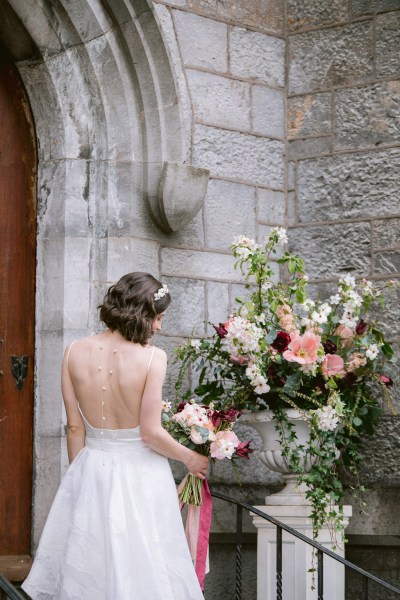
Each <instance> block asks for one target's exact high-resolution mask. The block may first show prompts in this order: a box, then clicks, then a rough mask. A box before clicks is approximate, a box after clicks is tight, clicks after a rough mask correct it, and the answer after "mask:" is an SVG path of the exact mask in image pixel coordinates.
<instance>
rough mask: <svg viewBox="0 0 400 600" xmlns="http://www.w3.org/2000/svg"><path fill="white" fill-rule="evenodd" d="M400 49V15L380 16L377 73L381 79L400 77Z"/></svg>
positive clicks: (377, 40) (377, 29)
mask: <svg viewBox="0 0 400 600" xmlns="http://www.w3.org/2000/svg"><path fill="white" fill-rule="evenodd" d="M398 8H400V2H398ZM399 47H400V13H398V12H395V13H388V14H385V15H379V16H378V17H377V19H376V72H377V75H378V76H379V77H399V75H400V60H399Z"/></svg>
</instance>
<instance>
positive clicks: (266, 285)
mask: <svg viewBox="0 0 400 600" xmlns="http://www.w3.org/2000/svg"><path fill="white" fill-rule="evenodd" d="M273 285H274V284H273V283H272V281H265V282H264V283H263V284H262V286H261V289H262V290H263V292H266V291H267V290H270V289H271V288H272V286H273Z"/></svg>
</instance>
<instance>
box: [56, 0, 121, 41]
mask: <svg viewBox="0 0 400 600" xmlns="http://www.w3.org/2000/svg"><path fill="white" fill-rule="evenodd" d="M61 4H62V5H63V6H64V8H65V9H66V10H67V11H68V17H69V18H70V19H71V22H72V24H73V26H74V28H75V31H76V32H77V33H78V35H79V38H80V39H81V40H82V42H87V41H89V40H92V39H93V38H94V37H99V36H100V35H101V34H102V33H104V32H105V31H107V30H108V29H110V28H111V27H112V25H113V21H112V19H111V18H110V14H109V13H108V12H107V11H106V10H104V8H103V6H101V4H97V3H96V4H90V3H89V2H80V1H79V0H72V2H71V0H61ZM55 12H56V11H55ZM56 14H57V13H56ZM69 35H70V34H69Z"/></svg>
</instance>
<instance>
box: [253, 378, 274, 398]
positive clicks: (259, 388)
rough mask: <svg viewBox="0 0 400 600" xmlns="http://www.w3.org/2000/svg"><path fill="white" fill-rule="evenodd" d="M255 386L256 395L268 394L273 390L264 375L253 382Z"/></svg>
mask: <svg viewBox="0 0 400 600" xmlns="http://www.w3.org/2000/svg"><path fill="white" fill-rule="evenodd" d="M251 383H252V385H254V391H255V393H256V394H266V393H267V392H269V390H270V389H271V388H270V386H269V385H268V383H267V380H266V379H265V377H263V376H262V375H257V377H256V378H255V379H253V381H252V382H251Z"/></svg>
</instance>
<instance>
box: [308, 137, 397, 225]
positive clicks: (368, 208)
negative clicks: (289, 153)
mask: <svg viewBox="0 0 400 600" xmlns="http://www.w3.org/2000/svg"><path fill="white" fill-rule="evenodd" d="M297 177H298V204H299V218H300V220H301V221H323V220H329V219H346V218H352V217H353V218H354V217H374V216H378V217H379V216H380V215H390V214H392V213H397V212H398V210H399V199H398V198H399V197H398V190H399V185H400V151H399V150H398V149H393V150H387V151H379V152H366V153H356V154H348V155H346V156H334V157H326V158H318V159H314V160H305V161H301V162H299V164H298V173H297Z"/></svg>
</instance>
